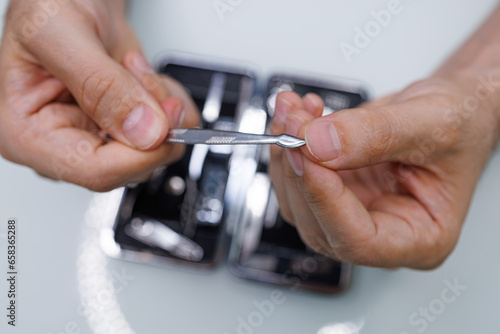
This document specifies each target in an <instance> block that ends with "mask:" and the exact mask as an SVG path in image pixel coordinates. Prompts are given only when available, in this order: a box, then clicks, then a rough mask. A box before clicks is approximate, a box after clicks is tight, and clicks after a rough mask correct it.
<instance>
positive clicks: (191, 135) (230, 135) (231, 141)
mask: <svg viewBox="0 0 500 334" xmlns="http://www.w3.org/2000/svg"><path fill="white" fill-rule="evenodd" d="M165 141H166V142H168V143H179V144H191V145H192V144H206V145H263V144H276V145H279V146H281V147H284V148H297V147H301V146H303V145H305V144H306V142H305V140H303V139H300V138H297V137H294V136H290V135H287V134H281V135H277V136H273V135H257V134H252V133H243V132H236V131H220V130H210V129H171V130H170V131H169V132H168V136H167V139H166V140H165Z"/></svg>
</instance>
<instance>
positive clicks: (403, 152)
mask: <svg viewBox="0 0 500 334" xmlns="http://www.w3.org/2000/svg"><path fill="white" fill-rule="evenodd" d="M432 109H433V107H432V104H431V103H429V104H426V103H422V101H420V100H418V99H415V100H410V101H407V102H404V103H399V104H391V105H386V106H376V107H366V108H357V109H348V110H342V111H338V112H336V113H333V114H331V115H328V116H325V117H321V118H318V119H316V120H314V121H313V122H311V123H309V124H307V125H305V127H303V128H302V129H301V130H302V131H301V132H302V134H301V135H303V136H304V137H305V140H306V142H307V149H305V148H304V149H303V151H304V153H305V154H306V155H307V156H308V157H309V158H311V159H312V160H313V161H315V160H316V161H319V162H320V163H321V164H322V165H324V166H326V167H328V168H332V169H337V170H342V169H353V168H360V167H364V166H369V165H375V164H378V163H382V162H388V161H399V162H403V163H410V164H412V165H421V164H424V163H425V162H426V161H427V160H429V159H431V156H432V155H433V153H435V152H436V151H438V150H441V149H443V147H444V146H445V145H446V142H447V140H446V135H445V133H446V129H447V127H446V124H444V118H443V114H442V113H441V112H439V111H438V110H432ZM299 135H300V133H299Z"/></svg>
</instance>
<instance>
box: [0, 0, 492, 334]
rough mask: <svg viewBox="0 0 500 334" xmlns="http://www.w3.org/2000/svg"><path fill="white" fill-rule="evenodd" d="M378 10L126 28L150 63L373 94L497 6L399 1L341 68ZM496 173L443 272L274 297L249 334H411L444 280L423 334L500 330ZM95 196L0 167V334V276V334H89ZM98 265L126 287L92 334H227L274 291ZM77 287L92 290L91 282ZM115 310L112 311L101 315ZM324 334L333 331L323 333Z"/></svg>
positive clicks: (258, 6) (266, 6)
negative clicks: (178, 60) (177, 57)
mask: <svg viewBox="0 0 500 334" xmlns="http://www.w3.org/2000/svg"><path fill="white" fill-rule="evenodd" d="M224 2H226V1H224ZM237 2H238V1H233V3H237ZM0 3H5V1H0ZM387 3H388V1H384V0H375V1H374V0H371V1H369V0H363V1H356V2H353V1H348V0H342V1H340V0H338V1H320V0H313V1H298V0H287V1H285V0H279V1H276V0H275V1H265V0H252V1H250V0H247V1H241V4H240V5H238V6H236V8H234V10H233V11H231V12H227V13H226V15H225V16H224V19H223V20H221V19H220V17H219V16H218V15H217V13H216V11H215V10H214V7H213V4H214V2H213V1H212V0H196V1H195V0H191V1H187V0H186V1H160V0H156V1H153V0H148V1H139V0H135V1H131V13H130V17H131V21H132V23H133V25H134V27H135V28H136V32H137V33H138V35H139V37H140V38H141V39H142V41H143V45H144V48H145V51H146V53H147V55H148V57H149V58H150V59H151V60H152V61H155V60H158V59H160V56H159V55H160V54H162V53H164V52H165V51H180V52H187V53H191V54H194V55H198V56H203V57H205V58H207V59H215V60H217V61H219V62H220V61H225V60H227V61H231V62H237V63H243V64H249V66H253V67H255V68H257V69H258V72H259V74H260V75H261V76H265V75H267V74H269V73H272V72H274V71H278V70H283V71H287V72H291V73H300V74H307V75H311V76H320V77H327V78H328V77H330V76H337V77H344V78H349V79H356V80H360V81H362V82H364V83H366V84H367V85H368V87H369V88H370V89H371V92H372V94H373V96H375V97H378V96H381V95H383V94H386V93H389V92H391V91H394V90H398V89H401V88H403V87H404V86H405V85H407V84H409V83H410V82H412V81H414V80H417V79H419V78H423V77H425V76H427V75H429V74H430V73H432V71H433V70H434V69H435V68H436V67H437V66H438V65H439V64H440V63H442V62H443V61H444V60H445V59H446V57H447V56H448V55H449V54H451V53H452V52H453V50H455V49H456V48H457V47H458V46H459V45H460V44H461V43H462V42H463V41H464V40H465V39H466V38H467V36H469V35H470V33H472V32H473V31H474V30H475V29H476V28H477V27H478V25H479V24H480V22H481V21H482V20H484V18H485V17H486V16H487V14H488V13H489V12H491V10H492V8H493V7H494V5H495V3H496V2H495V1H493V0H480V1H478V0H463V1H453V0H442V1H439V2H437V1H430V0H419V1H410V0H402V1H401V4H402V6H403V10H402V12H401V13H400V14H399V15H397V16H394V17H393V20H392V21H391V23H390V24H389V25H388V26H387V27H384V28H383V29H382V31H381V32H380V34H379V35H378V36H376V37H375V38H374V39H373V41H372V43H371V44H370V45H369V46H368V47H367V48H365V49H363V50H362V51H361V53H360V54H359V55H355V56H354V57H353V60H352V62H351V63H347V62H346V60H345V58H344V57H343V55H342V53H341V51H340V48H339V44H340V43H341V42H348V43H352V40H353V38H354V31H353V29H354V28H355V27H356V26H359V27H364V25H365V24H366V23H367V22H369V21H370V20H372V18H371V16H370V12H371V11H372V10H380V9H383V8H386V7H387ZM2 7H3V8H4V7H5V6H2ZM499 167H500V156H499V155H498V153H495V155H494V156H493V157H492V161H491V162H490V164H489V166H488V167H487V169H486V171H485V173H484V176H483V178H482V179H481V181H480V182H479V185H478V189H477V192H476V196H475V198H474V201H473V204H472V206H471V209H470V213H469V216H468V218H467V221H466V224H465V227H464V230H463V233H462V237H461V239H460V241H459V244H458V246H457V248H456V249H455V251H454V253H453V254H452V256H451V257H450V258H449V259H448V260H447V262H446V263H445V264H444V265H443V266H442V267H440V268H439V269H437V270H434V271H431V272H419V271H412V270H405V269H402V270H393V271H391V270H380V269H372V268H357V269H356V271H355V276H354V280H353V284H352V286H351V288H350V289H349V291H348V292H346V293H344V294H342V295H340V296H334V297H325V296H319V295H315V294H310V293H301V292H292V291H287V290H282V291H283V292H284V294H285V296H286V302H285V303H283V304H281V305H277V306H276V309H275V312H274V313H273V314H272V315H271V316H270V317H268V318H265V321H264V323H263V325H262V326H260V327H259V328H256V329H254V332H255V333H273V334H276V333H320V334H325V333H326V334H338V333H342V334H344V333H358V332H359V333H384V334H385V333H389V334H391V333H395V334H400V333H409V334H413V333H419V331H418V330H419V329H422V327H420V326H413V325H412V324H411V323H410V322H409V317H410V316H411V315H412V314H413V313H414V312H419V308H425V307H429V305H431V304H433V303H434V305H437V304H436V300H439V299H440V298H441V291H442V290H443V289H444V288H445V287H446V285H445V283H444V281H445V280H448V281H450V282H453V281H454V280H455V279H458V281H459V282H460V284H462V285H465V286H466V289H465V291H463V292H462V293H461V295H460V296H458V297H457V298H456V300H455V301H454V302H453V303H451V304H446V307H445V309H444V311H443V312H442V313H441V314H439V315H438V316H436V318H435V319H434V320H433V321H428V322H427V325H428V326H427V327H426V329H425V330H423V331H422V332H425V333H493V332H497V331H498V329H499V328H500V317H498V314H497V313H498V310H499V309H500V302H499V297H500V289H499V288H498V283H497V282H499V281H500V266H499V265H498V263H499V260H498V259H499V256H498V255H499V254H500V243H499V242H498V238H499V235H500V224H499V223H500V221H499V220H500V219H499V214H498V211H497V208H498V202H499V200H498V198H499V189H500V175H499V173H498V168H499ZM92 197H93V194H92V193H91V192H89V191H87V190H84V189H81V188H78V187H76V186H72V185H68V184H60V183H54V182H51V181H47V180H44V179H42V178H40V177H38V176H36V174H35V173H34V172H32V171H31V170H29V169H28V168H25V167H21V166H17V165H14V164H11V163H8V162H6V161H5V160H3V159H0V222H1V224H0V273H3V272H5V271H6V269H5V268H6V260H5V256H4V255H3V254H5V248H6V247H5V226H6V221H7V219H8V218H10V217H15V218H17V219H18V221H19V260H18V261H19V272H20V276H19V282H18V284H19V285H18V290H19V300H18V303H19V310H18V324H19V325H18V327H16V328H15V329H14V330H13V329H12V328H10V327H8V326H6V318H5V317H4V315H3V313H5V311H1V310H2V309H3V310H4V309H5V307H4V306H3V305H4V304H5V303H6V302H7V298H6V297H5V295H6V293H5V292H6V290H7V286H6V282H5V280H4V279H3V278H2V277H3V274H0V282H1V283H0V319H2V320H0V332H1V333H54V334H55V333H89V334H90V333H92V331H91V329H90V327H89V326H88V325H87V320H86V318H85V317H84V316H83V315H82V314H81V312H79V309H80V305H81V303H82V300H81V296H80V292H79V288H78V280H77V277H78V273H80V274H81V271H82V268H81V263H82V262H81V261H82V250H83V249H87V250H88V248H85V247H87V246H88V245H87V244H86V246H85V245H84V247H82V242H83V240H84V238H85V237H86V235H85V233H84V232H85V231H88V229H89V228H88V227H85V226H84V225H85V219H84V217H85V212H86V210H87V208H88V206H89V203H90V201H91V199H92ZM2 237H3V238H2ZM92 256H94V257H95V259H96V260H95V261H94V262H95V265H96V266H99V265H101V264H103V263H101V262H99V259H102V258H101V255H100V254H98V253H93V254H90V258H91V259H92ZM78 259H80V262H78ZM90 262H91V263H93V262H92V261H90ZM104 265H105V266H106V268H107V270H108V274H111V276H109V277H113V273H114V274H115V275H116V273H122V272H124V273H126V275H128V276H133V279H130V280H129V281H126V282H125V283H120V282H119V281H117V282H118V283H117V282H115V286H116V285H118V286H117V288H123V289H120V290H119V293H117V295H116V298H117V300H116V304H114V303H108V304H106V305H104V306H105V309H104V312H102V314H105V316H102V314H101V317H98V316H96V315H94V316H95V317H94V320H93V321H94V322H93V324H94V325H95V324H96V321H98V320H99V319H101V320H102V319H104V320H103V321H104V323H102V324H101V326H102V327H100V328H101V329H102V330H101V331H97V332H99V333H101V332H102V333H113V331H112V329H111V328H112V327H113V326H114V325H116V324H117V323H119V324H120V326H124V322H119V321H118V322H117V321H116V319H126V323H128V324H129V326H130V328H131V329H132V330H133V331H134V332H135V333H148V334H155V333H221V334H224V333H231V334H232V333H237V319H238V317H241V318H245V319H246V318H247V317H248V316H249V315H251V314H252V312H255V310H256V309H255V306H253V302H254V301H259V302H260V301H263V300H265V299H268V298H269V295H270V293H271V291H272V290H273V289H275V288H276V287H271V286H267V285H263V284H256V283H248V282H246V281H242V280H239V279H236V278H233V277H232V276H230V275H229V274H228V273H227V271H226V269H225V268H224V267H220V268H219V269H218V270H215V271H209V272H199V271H193V270H187V269H184V268H179V267H168V268H153V267H149V266H145V265H137V264H131V263H126V262H122V261H117V260H109V261H108V262H107V263H104ZM80 277H81V276H80ZM87 283H88V284H95V286H98V284H99V283H100V282H98V279H97V278H90V283H89V282H87ZM101 283H102V282H101ZM120 284H121V285H120ZM116 305H118V306H119V308H120V311H116V310H112V309H110V308H111V306H116ZM101 306H102V305H101ZM113 312H115V313H113ZM113 317H114V318H113ZM120 317H121V318H120ZM96 319H97V320H96ZM112 319H115V320H112ZM419 319H422V318H420V317H419ZM99 321H100V320H99ZM106 321H107V322H106ZM342 324H344V325H342ZM354 325H356V326H354ZM72 326H76V327H74V328H76V330H73V327H72ZM325 326H329V327H328V328H329V329H328V330H326V329H323V332H321V331H320V330H321V329H322V328H324V327H325ZM356 327H357V329H356ZM96 328H97V327H96ZM349 328H350V329H349ZM117 332H119V331H117ZM121 333H130V331H128V332H127V331H122V332H121Z"/></svg>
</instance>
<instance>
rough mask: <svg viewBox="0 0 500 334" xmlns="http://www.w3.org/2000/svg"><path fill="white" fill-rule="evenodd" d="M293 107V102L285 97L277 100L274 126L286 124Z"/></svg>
mask: <svg viewBox="0 0 500 334" xmlns="http://www.w3.org/2000/svg"><path fill="white" fill-rule="evenodd" d="M292 105H293V104H292V102H290V101H288V100H287V99H285V98H284V97H281V96H280V97H278V99H277V100H276V107H275V108H274V117H273V123H274V125H276V126H281V125H284V124H285V123H286V116H287V115H288V114H289V113H290V111H292Z"/></svg>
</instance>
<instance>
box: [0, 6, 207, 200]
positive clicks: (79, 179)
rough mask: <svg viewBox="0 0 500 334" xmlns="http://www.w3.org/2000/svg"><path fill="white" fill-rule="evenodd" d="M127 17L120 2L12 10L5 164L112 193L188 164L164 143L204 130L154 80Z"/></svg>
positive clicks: (0, 66)
mask: <svg viewBox="0 0 500 334" xmlns="http://www.w3.org/2000/svg"><path fill="white" fill-rule="evenodd" d="M124 14H125V1H123V0H116V1H101V0H85V1H83V0H76V1H67V0H53V1H36V0H24V1H13V2H12V3H11V5H10V7H9V11H8V13H7V17H6V26H5V30H4V36H3V40H2V45H1V49H0V153H1V154H2V155H3V156H4V157H5V158H7V159H8V160H11V161H13V162H16V163H19V164H23V165H26V166H29V167H31V168H33V169H35V170H36V171H37V172H38V173H40V174H42V175H45V176H48V177H50V178H53V179H58V180H65V181H68V182H72V183H75V184H78V185H81V186H84V187H86V188H89V189H92V190H96V191H106V190H110V189H113V188H116V187H118V186H122V185H124V184H127V183H129V182H139V181H143V180H146V179H148V178H149V177H150V176H151V174H152V173H153V172H154V170H155V169H156V168H158V167H160V166H162V165H165V164H168V163H171V162H173V161H174V160H176V159H179V158H180V157H181V155H182V152H183V148H182V146H179V145H175V144H165V143H163V141H164V139H165V136H166V134H167V132H168V129H169V128H173V127H193V126H196V125H198V123H199V116H198V112H197V109H196V106H195V105H194V103H193V102H192V100H191V99H190V98H189V96H188V95H187V93H186V92H185V91H184V90H183V88H182V87H181V86H180V85H179V84H178V83H176V82H174V80H171V79H168V78H165V77H161V76H159V75H158V74H156V73H155V72H154V71H153V69H152V68H151V66H150V65H149V64H148V62H147V61H146V59H145V58H144V56H143V55H142V53H141V52H140V51H139V50H140V45H139V42H138V40H137V38H136V37H135V35H134V33H133V31H132V29H131V27H130V25H129V24H128V23H127V21H126V19H125V15H124ZM105 134H109V135H110V136H112V137H113V138H114V139H116V140H115V141H108V140H106V137H105Z"/></svg>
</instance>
